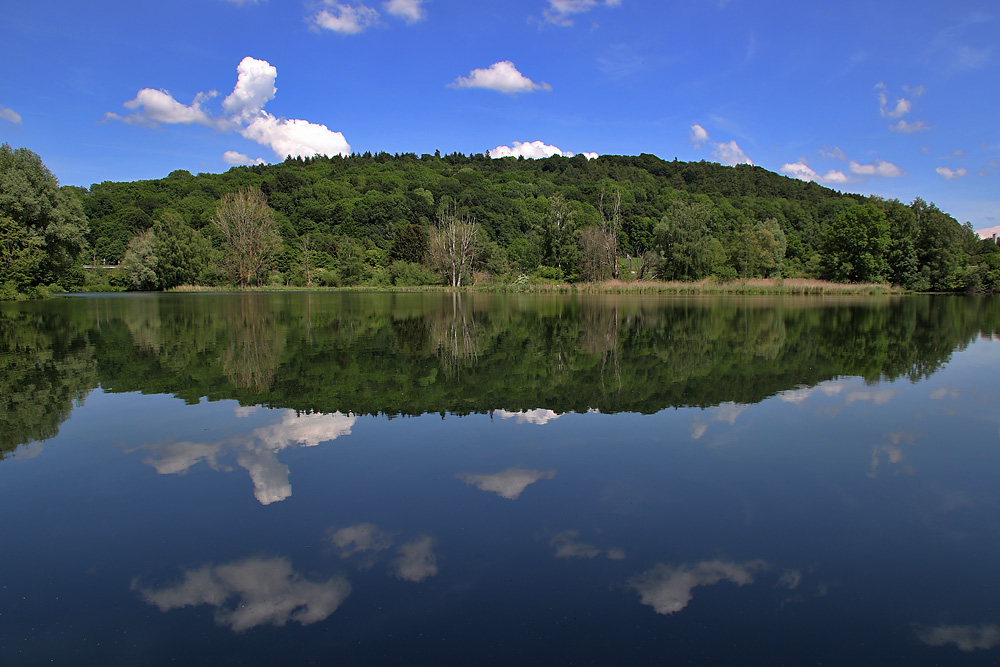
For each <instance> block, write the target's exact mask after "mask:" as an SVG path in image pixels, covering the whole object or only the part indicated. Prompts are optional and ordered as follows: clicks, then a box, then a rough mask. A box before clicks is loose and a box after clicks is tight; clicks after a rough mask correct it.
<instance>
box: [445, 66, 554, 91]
mask: <svg viewBox="0 0 1000 667" xmlns="http://www.w3.org/2000/svg"><path fill="white" fill-rule="evenodd" d="M448 85H449V86H450V87H452V88H487V89H489V90H495V91H497V92H501V93H506V94H508V95H516V94H518V93H530V92H533V91H536V90H552V86H550V85H549V84H547V83H545V82H544V81H543V82H542V83H535V82H534V81H532V80H531V79H529V78H528V77H526V76H524V75H523V74H521V73H520V72H519V71H518V70H517V68H516V67H515V66H514V63H512V62H511V61H509V60H502V61H500V62H496V63H493V64H492V65H490V66H489V67H485V68H480V69H474V70H472V71H471V72H469V76H460V77H458V78H457V79H455V80H454V81H452V82H451V83H450V84H448Z"/></svg>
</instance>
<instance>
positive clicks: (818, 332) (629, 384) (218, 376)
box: [0, 294, 1000, 665]
mask: <svg viewBox="0 0 1000 667" xmlns="http://www.w3.org/2000/svg"><path fill="white" fill-rule="evenodd" d="M998 333H1000V300H998V299H995V298H973V297H969V298H963V297H934V298H932V297H906V298H888V297H887V298H874V297H873V298H836V299H831V298H823V299H819V298H815V299H805V298H790V297H784V298H776V299H772V298H749V297H739V298H638V297H610V296H609V297H587V298H584V297H575V298H574V297H568V296H567V297H546V296H492V295H470V294H467V295H451V294H395V295H392V294H375V295H373V294H293V295H288V294H278V295H210V294H205V295H126V296H123V295H115V296H107V297H72V298H64V299H56V300H52V301H48V302H43V303H21V304H3V305H0V383H2V387H3V389H2V395H0V427H2V432H0V452H2V454H3V460H0V498H2V501H3V506H4V508H5V510H6V511H5V512H4V520H3V524H2V535H3V538H2V542H0V548H2V551H0V554H2V563H3V568H2V569H0V664H4V665H15V664H18V665H19V664H41V663H43V662H44V663H50V662H54V663H56V664H102V665H109V664H129V665H132V664H149V665H158V664H166V663H192V664H213V665H216V664H261V665H274V664H280V663H286V662H288V663H307V664H308V663H320V664H387V665H399V664H503V665H510V664H597V665H605V664H615V663H617V664H760V665H804V664H824V665H839V664H852V665H858V664H870V665H883V664H906V665H934V664H956V665H961V664H997V662H998V661H1000V606H998V605H997V603H996V600H997V599H998V598H1000V578H998V577H997V576H996V570H997V563H998V562H1000V558H998V557H1000V485H998V476H1000V388H998V385H997V377H998V373H1000V342H998V341H1000V339H998V337H997V334H998Z"/></svg>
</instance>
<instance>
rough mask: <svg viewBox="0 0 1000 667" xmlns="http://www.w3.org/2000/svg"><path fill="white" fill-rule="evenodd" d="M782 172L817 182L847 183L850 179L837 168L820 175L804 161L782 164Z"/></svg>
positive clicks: (803, 179)
mask: <svg viewBox="0 0 1000 667" xmlns="http://www.w3.org/2000/svg"><path fill="white" fill-rule="evenodd" d="M781 173H783V174H788V175H789V176H791V177H793V178H797V179H799V180H802V181H816V182H817V183H838V184H839V183H847V182H848V180H849V179H848V177H847V175H846V174H845V173H844V172H842V171H837V170H835V169H831V170H829V171H828V172H826V174H824V175H823V176H820V175H819V174H818V173H816V172H815V171H814V170H813V169H812V168H811V167H810V166H809V165H807V164H806V163H805V162H802V161H799V162H792V163H786V164H784V165H782V167H781Z"/></svg>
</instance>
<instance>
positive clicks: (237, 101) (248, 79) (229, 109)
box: [222, 56, 278, 120]
mask: <svg viewBox="0 0 1000 667" xmlns="http://www.w3.org/2000/svg"><path fill="white" fill-rule="evenodd" d="M236 72H237V74H238V76H237V78H236V85H235V86H234V87H233V92H231V93H230V94H229V95H228V96H227V97H226V99H224V100H222V108H223V110H224V111H225V112H226V113H228V114H231V115H233V116H236V117H238V118H239V119H241V120H249V119H251V118H252V117H253V116H255V115H256V114H258V113H260V111H261V110H262V109H263V108H264V105H265V104H267V103H268V102H270V101H271V100H273V99H274V94H275V93H276V92H278V89H277V88H275V86H274V80H275V79H276V78H277V77H278V70H277V68H275V67H274V65H272V64H271V63H269V62H267V61H266V60H257V59H256V58H251V57H250V56H247V57H246V58H244V59H243V60H241V61H240V64H239V65H238V66H237V67H236ZM234 120H235V119H234Z"/></svg>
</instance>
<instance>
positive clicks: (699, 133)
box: [688, 125, 708, 148]
mask: <svg viewBox="0 0 1000 667" xmlns="http://www.w3.org/2000/svg"><path fill="white" fill-rule="evenodd" d="M688 138H689V139H690V140H691V143H692V144H694V146H695V148H701V146H702V144H704V143H705V142H706V141H708V131H707V130H706V129H705V128H703V127H702V126H701V125H692V126H691V133H690V135H688Z"/></svg>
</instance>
